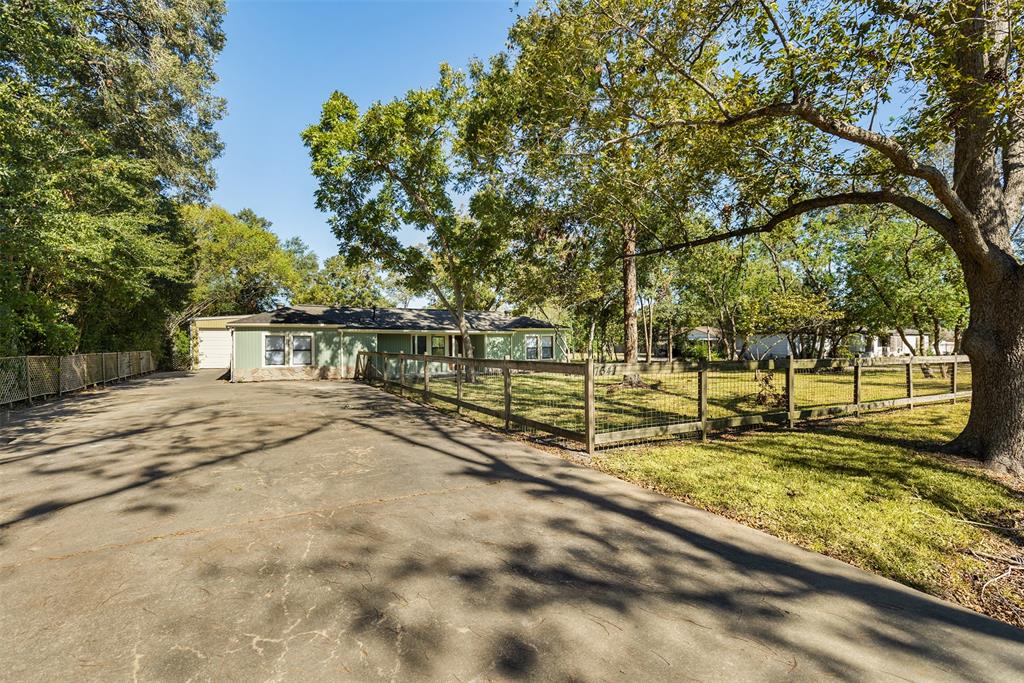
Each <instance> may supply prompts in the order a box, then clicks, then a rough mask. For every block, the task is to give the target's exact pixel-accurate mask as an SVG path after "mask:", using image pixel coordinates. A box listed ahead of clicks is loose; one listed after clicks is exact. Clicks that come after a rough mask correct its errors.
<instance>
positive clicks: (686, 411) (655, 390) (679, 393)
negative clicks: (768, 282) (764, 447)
mask: <svg viewBox="0 0 1024 683" xmlns="http://www.w3.org/2000/svg"><path fill="white" fill-rule="evenodd" d="M932 374H933V376H932V377H926V376H925V375H924V373H923V372H922V369H921V368H920V367H915V368H914V393H915V395H916V396H929V395H936V394H942V393H946V392H949V391H950V378H949V377H948V376H947V377H943V376H941V375H940V374H939V373H938V372H934V373H932ZM766 378H767V380H766ZM641 379H642V380H643V381H644V383H645V386H644V387H641V388H624V387H622V386H621V380H622V378H621V377H620V376H605V377H598V378H597V379H596V380H595V406H596V416H597V431H598V432H599V433H600V432H610V431H617V430H623V429H632V428H639V427H655V426H661V425H668V424H674V423H679V422H687V421H691V420H696V419H697V395H698V393H697V392H698V386H697V383H698V381H697V373H696V372H680V373H674V374H671V375H657V374H652V375H643V376H642V377H641ZM762 381H768V382H770V384H771V386H772V387H773V388H774V389H775V391H776V392H777V396H778V397H779V398H780V400H781V401H782V404H781V405H772V404H767V405H766V404H764V403H758V391H759V388H760V386H761V384H760V382H762ZM958 381H959V387H960V388H961V389H964V388H967V387H969V386H970V381H971V377H970V367H969V366H964V367H962V368H961V372H960V377H959V378H958ZM407 382H408V383H410V384H412V385H414V386H417V387H422V378H421V377H415V376H414V375H413V374H411V373H410V375H409V377H408V378H407ZM785 382H786V377H785V372H775V373H755V372H753V371H749V370H742V371H728V372H723V371H713V372H711V373H710V374H709V377H708V416H709V417H710V418H711V419H715V418H722V417H735V416H738V415H750V414H756V413H766V412H778V411H779V410H785V402H784V399H783V398H782V397H783V396H784V392H785ZM430 388H431V391H433V392H436V393H440V394H443V395H446V396H452V397H454V396H455V394H456V388H455V377H454V375H452V374H446V375H445V374H441V373H435V374H434V375H432V377H431V380H430ZM462 391H463V394H462V395H463V399H464V400H466V401H469V402H470V403H475V404H477V405H481V406H484V407H487V408H491V409H493V410H498V411H500V410H502V409H503V406H504V399H503V380H502V377H501V375H500V374H480V375H477V377H476V380H475V381H473V382H466V383H464V384H463V389H462ZM861 392H862V400H863V401H865V402H867V401H879V400H886V399H894V398H903V397H905V396H906V395H907V394H906V374H905V368H904V367H882V368H866V369H865V370H864V373H863V376H862V388H861ZM795 396H796V404H797V408H798V409H801V408H812V407H824V406H839V405H846V404H850V403H852V402H853V370H852V369H849V368H847V369H846V370H844V371H840V372H834V371H824V372H814V371H805V370H801V371H798V373H797V378H796V390H795ZM512 412H513V413H514V414H516V415H521V416H523V417H528V418H530V419H533V420H537V421H540V422H545V423H548V424H552V425H555V426H557V427H562V428H563V429H571V430H574V431H582V430H583V378H582V377H580V376H569V375H557V374H549V373H531V374H514V375H513V376H512Z"/></svg>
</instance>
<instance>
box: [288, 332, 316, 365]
mask: <svg viewBox="0 0 1024 683" xmlns="http://www.w3.org/2000/svg"><path fill="white" fill-rule="evenodd" d="M312 364H313V335H311V334H296V335H293V336H292V365H312Z"/></svg>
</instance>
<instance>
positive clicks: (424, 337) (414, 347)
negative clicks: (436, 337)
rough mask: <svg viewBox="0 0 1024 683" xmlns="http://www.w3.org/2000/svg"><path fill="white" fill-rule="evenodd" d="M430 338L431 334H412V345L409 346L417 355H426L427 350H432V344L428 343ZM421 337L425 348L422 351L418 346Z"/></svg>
mask: <svg viewBox="0 0 1024 683" xmlns="http://www.w3.org/2000/svg"><path fill="white" fill-rule="evenodd" d="M429 338H430V335H429V334H413V335H410V339H411V342H410V347H409V348H410V350H411V351H412V353H413V354H414V355H417V356H425V355H426V354H427V352H428V351H430V346H429V345H428V344H427V339H429ZM420 339H422V340H423V350H422V351H420V350H419V349H418V348H417V340H420Z"/></svg>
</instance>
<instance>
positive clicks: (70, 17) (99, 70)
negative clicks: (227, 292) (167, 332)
mask: <svg viewBox="0 0 1024 683" xmlns="http://www.w3.org/2000/svg"><path fill="white" fill-rule="evenodd" d="M222 14H223V5H222V3H221V2H219V1H217V0H213V1H211V2H203V3H196V2H191V1H185V0H177V1H175V2H168V3H154V2H149V1H143V0H121V1H119V2H102V3H100V2H73V1H71V0H63V1H60V0H58V1H55V2H46V3H28V2H8V3H4V4H3V5H2V6H0V26H3V29H2V31H0V255H2V258H3V260H4V267H3V269H2V274H0V330H2V332H0V353H3V354H14V353H25V352H32V353H66V352H69V351H73V350H76V349H80V350H83V351H91V350H108V349H114V348H128V347H129V346H131V347H134V348H150V349H153V350H154V351H156V352H157V353H158V354H159V352H160V351H162V345H161V344H160V339H161V336H162V327H163V326H162V323H161V321H162V319H163V318H164V317H165V316H166V315H167V314H168V313H169V312H171V311H172V310H174V309H175V308H177V307H178V306H180V305H181V302H182V300H183V299H184V297H185V293H186V290H187V282H188V279H189V273H188V272H187V270H186V266H187V262H188V257H187V252H188V250H189V248H190V245H189V239H188V237H189V236H188V233H187V231H185V230H183V229H182V227H181V225H180V221H179V219H178V216H177V213H176V211H175V208H174V206H173V205H172V203H171V200H173V199H177V198H180V197H187V198H191V197H201V196H203V195H204V194H205V192H206V191H207V190H208V189H209V188H210V186H211V185H212V173H211V170H210V167H209V163H210V161H211V160H212V159H213V157H214V156H215V155H216V154H217V153H218V151H219V149H220V147H219V143H218V142H217V139H216V135H215V133H214V132H213V129H212V126H213V123H214V121H215V120H216V119H217V118H218V117H219V115H220V111H221V106H222V104H221V102H220V101H219V100H218V99H217V98H215V97H213V96H212V95H211V94H210V89H211V86H212V84H213V81H214V79H215V76H214V72H213V59H214V57H215V55H216V53H217V52H218V51H219V50H220V48H221V47H222V45H223V34H222V33H221V31H220V21H221V16H222Z"/></svg>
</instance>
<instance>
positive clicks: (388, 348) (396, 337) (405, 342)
mask: <svg viewBox="0 0 1024 683" xmlns="http://www.w3.org/2000/svg"><path fill="white" fill-rule="evenodd" d="M377 350H378V351H384V352H385V353H411V352H412V341H411V339H410V337H409V335H408V334H384V333H379V334H378V335H377Z"/></svg>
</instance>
